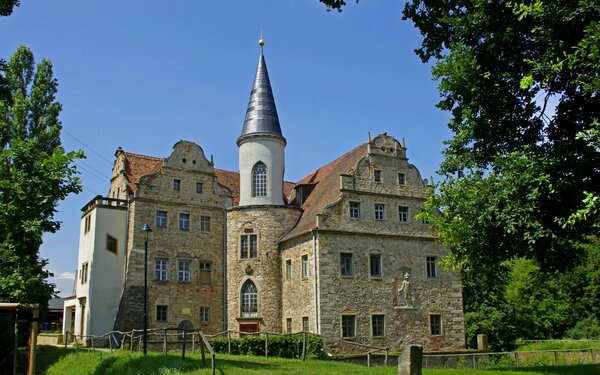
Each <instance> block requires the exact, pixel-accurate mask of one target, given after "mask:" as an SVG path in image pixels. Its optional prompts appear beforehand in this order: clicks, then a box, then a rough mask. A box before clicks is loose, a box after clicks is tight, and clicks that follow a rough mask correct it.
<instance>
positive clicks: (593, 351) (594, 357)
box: [590, 348, 596, 363]
mask: <svg viewBox="0 0 600 375" xmlns="http://www.w3.org/2000/svg"><path fill="white" fill-rule="evenodd" d="M590 351H591V353H592V363H596V351H595V350H594V348H592V349H590Z"/></svg>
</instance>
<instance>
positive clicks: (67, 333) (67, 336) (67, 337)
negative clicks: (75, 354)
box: [63, 331, 69, 349]
mask: <svg viewBox="0 0 600 375" xmlns="http://www.w3.org/2000/svg"><path fill="white" fill-rule="evenodd" d="M63 340H65V349H66V348H67V341H69V331H65V334H64V335H63Z"/></svg>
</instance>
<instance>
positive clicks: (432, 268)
mask: <svg viewBox="0 0 600 375" xmlns="http://www.w3.org/2000/svg"><path fill="white" fill-rule="evenodd" d="M426 261H427V277H428V278H430V279H435V278H436V277H438V270H437V257H427V260H426Z"/></svg>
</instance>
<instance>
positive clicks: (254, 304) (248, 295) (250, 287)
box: [240, 280, 258, 317]
mask: <svg viewBox="0 0 600 375" xmlns="http://www.w3.org/2000/svg"><path fill="white" fill-rule="evenodd" d="M241 297H242V298H241V301H242V303H241V306H240V307H241V315H242V317H252V316H256V314H257V313H258V291H257V290H256V285H254V283H253V282H252V281H251V280H247V281H246V282H245V283H244V285H243V286H242V295H241Z"/></svg>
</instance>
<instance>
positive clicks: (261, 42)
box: [258, 36, 265, 47]
mask: <svg viewBox="0 0 600 375" xmlns="http://www.w3.org/2000/svg"><path fill="white" fill-rule="evenodd" d="M258 45H259V46H261V47H262V46H264V45H265V40H264V39H263V38H262V36H261V37H260V39H259V40H258Z"/></svg>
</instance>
